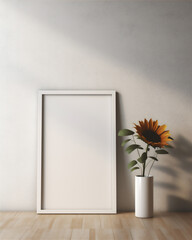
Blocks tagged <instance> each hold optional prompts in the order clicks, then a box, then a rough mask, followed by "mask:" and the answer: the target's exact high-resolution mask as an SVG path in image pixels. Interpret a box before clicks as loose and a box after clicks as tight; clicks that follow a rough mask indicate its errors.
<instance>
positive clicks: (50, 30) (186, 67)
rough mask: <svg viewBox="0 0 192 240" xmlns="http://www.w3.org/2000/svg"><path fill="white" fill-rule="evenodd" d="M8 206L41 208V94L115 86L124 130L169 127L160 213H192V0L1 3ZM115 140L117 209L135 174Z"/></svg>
mask: <svg viewBox="0 0 192 240" xmlns="http://www.w3.org/2000/svg"><path fill="white" fill-rule="evenodd" d="M0 19H1V20H0V209H1V210H35V208H36V147H37V146H36V140H37V134H36V133H37V91H38V89H114V90H116V91H117V92H118V98H117V100H118V101H117V130H119V129H121V128H124V127H128V128H132V126H133V122H137V121H138V120H142V119H143V118H145V117H146V118H150V117H152V118H153V119H154V120H156V119H158V120H159V122H160V124H163V123H167V125H168V128H169V129H170V130H171V133H172V136H173V137H174V138H175V146H176V149H175V150H174V151H171V154H170V155H169V156H163V157H162V158H161V159H160V161H159V162H158V164H157V165H156V166H155V167H154V170H153V172H152V173H153V175H154V176H155V210H156V211H157V210H158V211H159V210H161V211H164V210H192V187H191V183H192V174H191V173H192V140H191V136H192V98H191V95H192V2H191V1H163V0H162V1H160V0H159V1H137V0H136V1H135V0H134V1H118V0H116V1H110V0H108V1H104V0H103V1H93V0H92V1H91V0H90V1H81V0H74V1H71V0H69V1H64V0H63V1H62V0H47V1H46V0H38V1H37V0H36V1H30V0H29V1H26V0H17V1H16V0H12V1H11V0H4V1H3V0H0ZM120 142H121V140H120V139H119V138H118V139H117V167H118V179H117V180H118V209H119V210H122V211H124V210H133V209H134V174H130V173H129V171H128V169H127V163H128V161H129V160H130V159H133V158H134V154H133V156H132V157H131V158H130V156H128V155H126V154H125V153H124V152H123V149H122V148H121V147H120Z"/></svg>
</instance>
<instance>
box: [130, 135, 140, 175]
mask: <svg viewBox="0 0 192 240" xmlns="http://www.w3.org/2000/svg"><path fill="white" fill-rule="evenodd" d="M132 137H133V141H134V143H135V144H136V142H135V138H134V135H132ZM137 153H138V155H139V157H141V155H140V153H139V150H138V148H137ZM137 164H138V166H139V168H140V170H141V174H142V169H141V166H140V164H139V162H137Z"/></svg>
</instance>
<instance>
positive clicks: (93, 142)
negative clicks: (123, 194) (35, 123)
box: [38, 91, 116, 213]
mask: <svg viewBox="0 0 192 240" xmlns="http://www.w3.org/2000/svg"><path fill="white" fill-rule="evenodd" d="M39 114H40V115H41V117H40V141H39V142H40V145H41V146H40V148H41V149H40V151H39V169H40V170H39V173H40V174H39V177H38V178H39V179H38V185H40V186H39V187H38V191H39V193H38V198H39V199H38V212H39V213H115V212H116V157H115V155H116V153H115V147H116V144H115V132H116V130H115V92H114V91H103V92H102V91H82V92H80V91H70V92H69V91H41V92H40V111H39Z"/></svg>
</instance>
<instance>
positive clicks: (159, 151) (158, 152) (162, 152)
mask: <svg viewBox="0 0 192 240" xmlns="http://www.w3.org/2000/svg"><path fill="white" fill-rule="evenodd" d="M155 152H156V153H157V154H168V152H167V151H166V150H163V149H160V150H156V151H155Z"/></svg>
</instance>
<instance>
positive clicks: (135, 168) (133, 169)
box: [131, 167, 139, 172]
mask: <svg viewBox="0 0 192 240" xmlns="http://www.w3.org/2000/svg"><path fill="white" fill-rule="evenodd" d="M137 169H139V167H134V168H132V169H131V172H133V171H135V170H137Z"/></svg>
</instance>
